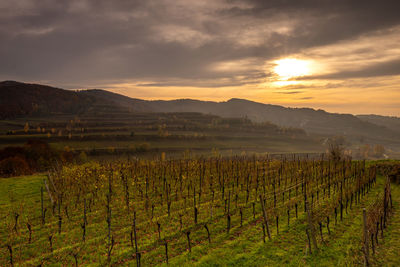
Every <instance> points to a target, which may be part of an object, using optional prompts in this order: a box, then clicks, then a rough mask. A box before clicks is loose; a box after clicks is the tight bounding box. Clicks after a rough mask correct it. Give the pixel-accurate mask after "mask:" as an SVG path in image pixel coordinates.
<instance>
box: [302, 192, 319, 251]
mask: <svg viewBox="0 0 400 267" xmlns="http://www.w3.org/2000/svg"><path fill="white" fill-rule="evenodd" d="M305 206H306V211H307V221H308V228H309V229H310V234H311V241H312V243H313V245H314V248H315V250H318V244H317V238H316V237H315V228H314V224H313V223H312V218H311V213H312V211H311V207H310V205H309V204H308V200H306V201H305Z"/></svg>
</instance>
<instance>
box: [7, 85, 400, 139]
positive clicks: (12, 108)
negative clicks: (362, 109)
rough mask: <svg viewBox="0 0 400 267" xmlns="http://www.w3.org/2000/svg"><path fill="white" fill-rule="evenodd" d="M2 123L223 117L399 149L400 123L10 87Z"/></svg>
mask: <svg viewBox="0 0 400 267" xmlns="http://www.w3.org/2000/svg"><path fill="white" fill-rule="evenodd" d="M0 112H1V117H2V118H7V117H13V116H26V115H34V114H51V113H68V114H82V113H95V114H101V113H110V112H112V113H118V112H143V113H146V112H200V113H205V114H213V115H217V116H221V117H246V118H249V119H251V120H253V121H256V122H266V121H268V122H270V123H273V124H276V125H279V126H281V127H291V128H301V129H304V130H305V131H306V132H308V133H313V134H319V135H322V136H332V135H341V136H345V137H347V138H348V139H351V140H359V141H360V142H361V143H362V142H364V141H368V142H370V143H383V144H392V143H399V140H398V136H399V134H400V124H399V119H398V118H391V117H384V116H376V115H366V116H354V115H351V114H337V113H328V112H326V111H323V110H314V109H311V108H286V107H282V106H278V105H270V104H262V103H257V102H253V101H249V100H244V99H237V98H233V99H230V100H228V101H226V102H213V101H199V100H192V99H178V100H170V101H165V100H156V101H146V100H141V99H135V98H129V97H126V96H123V95H119V94H115V93H112V92H108V91H105V90H100V89H93V90H81V91H70V90H63V89H59V88H53V87H49V86H43V85H37V84H25V83H19V82H13V81H6V82H2V83H0Z"/></svg>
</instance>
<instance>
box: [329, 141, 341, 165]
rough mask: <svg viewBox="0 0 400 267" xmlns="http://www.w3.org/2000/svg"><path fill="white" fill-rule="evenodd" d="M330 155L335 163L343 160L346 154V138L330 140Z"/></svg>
mask: <svg viewBox="0 0 400 267" xmlns="http://www.w3.org/2000/svg"><path fill="white" fill-rule="evenodd" d="M327 143H328V154H329V157H330V158H331V159H332V160H334V161H339V160H341V159H342V158H343V152H344V138H343V137H342V136H336V137H333V138H329V139H328V142H327Z"/></svg>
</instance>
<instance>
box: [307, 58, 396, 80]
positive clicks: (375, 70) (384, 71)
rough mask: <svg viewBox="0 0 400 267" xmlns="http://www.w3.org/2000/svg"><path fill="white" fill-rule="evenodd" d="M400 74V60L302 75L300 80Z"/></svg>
mask: <svg viewBox="0 0 400 267" xmlns="http://www.w3.org/2000/svg"><path fill="white" fill-rule="evenodd" d="M392 75H400V60H393V61H388V62H380V63H375V64H373V65H370V66H367V67H364V68H361V69H358V70H352V71H349V70H347V71H341V72H335V73H332V74H326V75H315V76H310V77H302V78H301V79H302V80H307V79H328V80H329V79H334V80H337V79H340V80H341V79H348V78H366V77H377V76H392Z"/></svg>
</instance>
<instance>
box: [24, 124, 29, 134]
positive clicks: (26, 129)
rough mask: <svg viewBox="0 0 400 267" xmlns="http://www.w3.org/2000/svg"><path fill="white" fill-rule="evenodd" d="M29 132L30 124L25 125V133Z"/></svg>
mask: <svg viewBox="0 0 400 267" xmlns="http://www.w3.org/2000/svg"><path fill="white" fill-rule="evenodd" d="M28 131H29V124H28V123H25V126H24V132H25V133H27V132H28Z"/></svg>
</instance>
